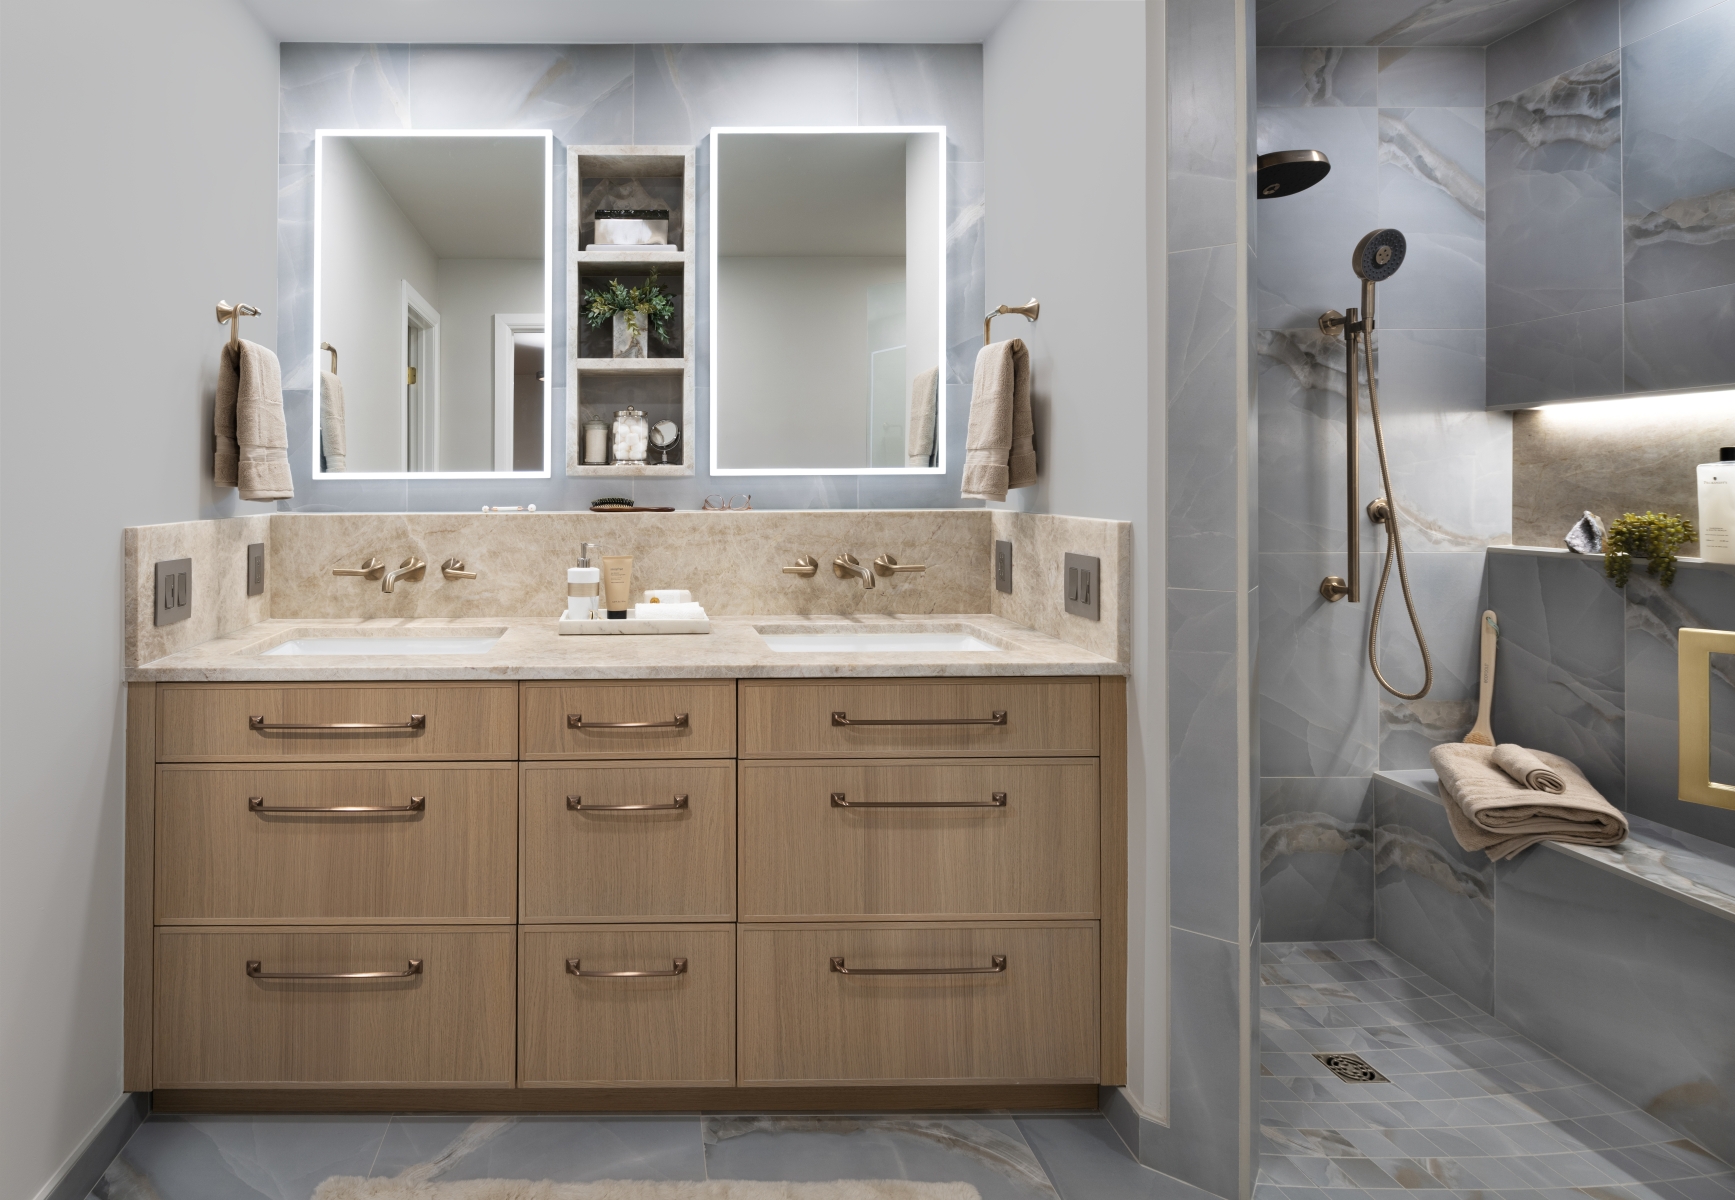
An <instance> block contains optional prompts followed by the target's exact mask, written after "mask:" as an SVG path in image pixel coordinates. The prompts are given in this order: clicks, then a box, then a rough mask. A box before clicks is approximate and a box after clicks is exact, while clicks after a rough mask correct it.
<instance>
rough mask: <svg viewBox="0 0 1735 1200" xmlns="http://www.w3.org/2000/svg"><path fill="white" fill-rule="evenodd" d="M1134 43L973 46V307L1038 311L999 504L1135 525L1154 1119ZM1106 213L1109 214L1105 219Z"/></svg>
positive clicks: (1150, 606)
mask: <svg viewBox="0 0 1735 1200" xmlns="http://www.w3.org/2000/svg"><path fill="white" fill-rule="evenodd" d="M1156 12H1157V14H1158V16H1157V19H1158V20H1159V21H1160V19H1161V17H1160V13H1161V10H1160V8H1158V9H1156ZM1145 43H1146V28H1145V5H1144V4H1143V3H1141V2H1140V0H1094V2H1091V3H1080V2H1076V0H1075V2H1069V3H1055V2H1052V0H1024V2H1023V3H1021V4H1019V5H1018V6H1017V7H1016V8H1014V9H1013V10H1012V11H1011V12H1010V13H1008V14H1007V16H1006V18H1005V20H1003V21H1002V22H1001V23H1000V25H999V27H998V28H996V29H995V31H994V33H993V34H992V36H991V37H990V38H989V39H988V41H987V42H985V43H984V44H983V48H982V88H983V124H984V134H985V137H986V147H987V148H986V155H985V157H986V160H987V163H986V172H987V219H986V227H987V251H986V275H985V280H986V300H987V307H988V308H993V307H995V306H996V305H999V304H1022V303H1024V302H1025V301H1026V300H1028V299H1030V298H1031V297H1032V296H1034V297H1036V298H1037V299H1038V300H1040V301H1041V302H1042V316H1041V319H1040V320H1039V321H1037V322H1036V323H1035V324H1030V323H1027V322H1026V321H1025V320H1024V319H1023V318H1022V317H1002V318H1000V319H999V320H998V321H996V322H995V330H994V336H995V337H996V338H997V339H998V338H1005V337H1019V338H1023V339H1024V341H1025V343H1026V344H1027V345H1028V346H1029V347H1030V361H1031V370H1032V373H1033V379H1034V392H1033V399H1034V406H1035V411H1036V453H1037V463H1038V470H1039V472H1040V474H1041V482H1040V483H1038V484H1037V485H1036V486H1035V487H1033V488H1027V489H1021V490H1020V491H1016V492H1013V493H1011V494H1010V495H1009V496H1008V498H1007V507H1011V508H1018V509H1022V510H1024V511H1028V512H1050V513H1064V514H1066V515H1069V516H1078V517H1102V518H1108V519H1113V520H1122V521H1131V522H1132V523H1133V576H1134V580H1135V583H1134V589H1133V604H1134V614H1133V670H1132V680H1131V684H1130V691H1129V720H1130V721H1131V722H1132V723H1133V726H1134V728H1133V730H1132V735H1131V738H1130V742H1131V745H1130V747H1129V761H1128V774H1129V779H1128V784H1129V803H1130V807H1131V812H1130V822H1129V826H1130V827H1129V856H1130V862H1129V864H1128V866H1129V908H1130V910H1131V911H1130V912H1129V921H1130V925H1129V930H1130V942H1131V944H1130V948H1129V949H1130V961H1129V970H1128V976H1129V978H1128V997H1127V1021H1128V1030H1127V1034H1128V1058H1129V1064H1128V1071H1129V1077H1128V1090H1129V1091H1130V1092H1131V1093H1132V1094H1133V1096H1134V1098H1135V1100H1136V1101H1137V1102H1138V1103H1139V1104H1140V1105H1141V1106H1142V1107H1145V1108H1146V1109H1147V1110H1149V1111H1153V1112H1161V1111H1162V1109H1163V1106H1164V1104H1165V1102H1166V1094H1167V1087H1168V1084H1167V1053H1168V1046H1167V1032H1166V1031H1167V1027H1168V1016H1167V1008H1166V1005H1167V996H1168V979H1167V955H1168V949H1167V945H1168V932H1167V931H1168V866H1167V864H1168V849H1167V834H1168V814H1167V799H1166V795H1165V787H1166V783H1165V780H1166V771H1165V768H1164V764H1165V763H1166V762H1167V752H1166V750H1165V745H1166V737H1165V730H1164V721H1165V706H1164V683H1163V680H1164V662H1163V654H1162V641H1163V629H1164V623H1163V603H1162V597H1163V574H1162V563H1163V546H1162V542H1161V536H1162V527H1163V521H1162V518H1163V490H1164V479H1163V421H1162V410H1161V407H1160V406H1161V403H1162V401H1161V399H1160V395H1161V393H1160V390H1159V388H1160V384H1161V381H1162V379H1163V372H1162V349H1163V340H1162V338H1161V337H1160V336H1158V337H1152V336H1151V335H1150V332H1149V331H1150V330H1152V329H1161V324H1160V318H1161V316H1162V314H1161V312H1160V311H1157V310H1156V309H1155V308H1153V306H1152V304H1151V303H1150V302H1149V300H1148V295H1149V292H1148V284H1149V282H1150V280H1149V272H1148V271H1147V251H1149V250H1150V249H1151V246H1150V237H1149V236H1148V230H1147V216H1148V215H1149V216H1150V218H1151V220H1153V221H1154V223H1155V228H1156V230H1157V232H1158V233H1159V234H1160V231H1161V228H1162V225H1161V212H1162V209H1161V201H1162V197H1161V194H1160V193H1156V194H1153V193H1152V191H1151V189H1150V187H1149V185H1148V183H1147V178H1148V176H1147V165H1148V164H1147V161H1146V145H1147V138H1146V123H1147V122H1146V111H1147V105H1146V64H1145V58H1146V54H1145ZM1156 166H1157V174H1158V175H1159V176H1160V174H1161V163H1158V164H1156ZM1060 179H1069V180H1071V183H1070V184H1069V186H1068V188H1067V189H1065V194H1061V193H1059V192H1057V190H1056V187H1057V184H1056V181H1057V180H1060ZM1081 200H1082V201H1083V202H1085V203H1088V204H1090V205H1091V208H1092V212H1091V216H1090V219H1089V220H1088V221H1086V222H1085V223H1084V224H1085V225H1086V226H1088V227H1090V228H1092V229H1096V230H1098V231H1100V232H1101V234H1102V239H1101V241H1102V244H1101V245H1100V246H1097V247H1093V248H1091V249H1090V250H1088V251H1084V250H1081V249H1080V248H1079V246H1078V244H1077V242H1076V240H1072V241H1067V240H1063V239H1062V238H1061V237H1060V234H1061V233H1062V231H1064V230H1065V229H1067V228H1068V227H1077V223H1076V222H1072V221H1069V220H1068V218H1066V216H1065V215H1064V208H1063V205H1064V204H1065V203H1068V202H1077V201H1081ZM1103 210H1110V211H1112V212H1113V213H1114V214H1116V215H1115V216H1114V218H1113V219H1110V220H1107V221H1104V220H1103V219H1102V218H1101V216H1100V215H1099V214H1100V213H1101V212H1102V211H1103ZM1155 249H1156V251H1158V252H1159V255H1160V251H1161V249H1162V247H1161V246H1157V247H1155ZM1158 282H1160V280H1159V281H1158ZM1086 299H1088V301H1089V303H1083V301H1085V300H1086ZM951 336H952V338H953V339H954V340H956V339H957V338H959V337H960V336H961V334H960V332H959V331H956V330H954V331H952V333H951ZM1015 570H1016V566H1015Z"/></svg>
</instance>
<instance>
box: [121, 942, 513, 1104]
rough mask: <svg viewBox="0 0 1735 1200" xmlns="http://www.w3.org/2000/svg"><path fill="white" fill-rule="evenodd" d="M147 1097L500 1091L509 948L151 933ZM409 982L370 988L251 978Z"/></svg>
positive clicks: (507, 1080)
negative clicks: (150, 1085)
mask: <svg viewBox="0 0 1735 1200" xmlns="http://www.w3.org/2000/svg"><path fill="white" fill-rule="evenodd" d="M156 942H157V962H156V1039H155V1042H156V1044H155V1063H154V1067H153V1071H154V1080H153V1082H154V1083H155V1085H156V1086H157V1087H200V1086H222V1085H233V1084H325V1085H332V1086H343V1085H351V1084H354V1085H363V1084H397V1085H405V1086H436V1085H441V1086H453V1085H465V1084H490V1085H494V1086H502V1085H505V1086H510V1085H511V1084H512V1081H513V1045H512V1029H513V983H514V969H513V968H514V963H513V959H514V955H515V951H516V946H515V945H514V938H513V930H512V927H511V926H505V927H497V928H492V929H454V928H443V929H442V928H425V929H413V928H412V929H382V928H377V927H375V928H368V929H357V930H343V931H333V930H315V929H296V930H287V929H270V930H260V929H167V928H165V929H159V930H158V931H157V939H156ZM412 960H414V961H416V962H419V963H420V964H421V969H420V971H419V973H415V974H410V975H407V976H406V977H403V978H380V979H327V980H320V979H271V978H254V977H252V976H251V975H250V974H249V967H248V964H249V963H257V964H258V967H257V970H258V971H260V972H261V973H263V974H265V975H267V976H269V975H275V974H297V973H314V974H330V973H350V972H375V971H377V972H393V973H395V972H404V971H406V970H408V969H409V967H410V964H411V962H412Z"/></svg>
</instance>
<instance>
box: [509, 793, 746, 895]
mask: <svg viewBox="0 0 1735 1200" xmlns="http://www.w3.org/2000/svg"><path fill="white" fill-rule="evenodd" d="M523 778H524V811H523V835H522V836H523V872H522V884H521V887H520V891H519V897H520V905H521V910H520V911H521V918H520V919H521V920H523V921H525V922H537V921H671V920H686V921H733V920H734V919H735V764H734V763H733V762H698V763H684V762H683V763H671V762H667V761H664V762H655V761H652V762H619V763H616V762H610V763H594V764H585V765H582V766H566V765H561V766H554V765H548V766H542V765H536V764H527V765H526V766H525V767H524V776H523ZM575 797H576V800H575V799H574V798H575ZM575 803H576V804H577V806H578V807H577V808H576V809H575V808H574V807H573V804H575ZM627 805H631V806H634V807H631V808H627V807H622V806H627ZM673 805H679V807H671V806H673ZM638 806H651V807H638Z"/></svg>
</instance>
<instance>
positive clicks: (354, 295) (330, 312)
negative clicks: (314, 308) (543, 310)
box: [284, 138, 541, 471]
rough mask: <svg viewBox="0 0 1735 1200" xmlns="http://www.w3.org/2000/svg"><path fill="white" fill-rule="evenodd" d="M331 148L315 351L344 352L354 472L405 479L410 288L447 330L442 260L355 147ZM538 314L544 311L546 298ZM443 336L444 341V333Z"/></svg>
mask: <svg viewBox="0 0 1735 1200" xmlns="http://www.w3.org/2000/svg"><path fill="white" fill-rule="evenodd" d="M324 147H325V149H324V161H323V162H322V163H321V168H322V176H321V179H320V191H321V193H322V200H323V207H322V214H321V215H322V222H321V227H320V237H321V248H320V283H319V293H320V295H319V336H318V337H317V338H316V339H315V342H314V344H315V345H317V344H318V343H319V342H330V343H331V344H332V345H334V346H336V347H337V367H338V376H339V377H340V378H341V379H342V380H343V400H344V424H345V427H346V431H347V433H348V451H349V456H348V461H347V463H346V466H347V468H348V469H349V470H351V471H402V470H404V469H405V461H404V452H405V440H404V410H403V392H404V387H403V376H402V375H401V374H400V372H401V371H402V370H403V356H404V328H405V326H404V321H403V306H404V299H403V297H404V281H405V280H408V281H409V284H410V286H411V287H413V288H415V289H416V291H417V292H418V293H420V295H421V297H422V298H423V299H424V300H426V301H427V302H428V303H429V304H432V305H433V306H434V307H435V309H437V310H439V313H440V317H441V324H442V326H443V325H444V323H445V316H446V313H445V309H444V308H443V307H442V306H441V299H440V290H439V278H438V268H437V260H436V259H435V257H434V251H433V248H432V247H431V246H429V245H428V241H427V239H426V238H424V237H423V236H422V234H421V232H420V231H419V230H418V229H417V228H416V227H415V225H414V224H413V223H412V222H411V221H410V219H409V218H408V217H407V216H405V215H404V211H403V209H401V208H399V207H398V203H397V201H396V200H394V199H392V195H391V193H390V192H388V191H386V189H385V186H384V185H383V184H381V183H380V181H379V178H378V176H376V175H375V174H374V173H373V168H371V167H369V166H368V165H367V163H366V162H365V161H363V159H362V157H361V155H360V154H358V153H357V152H356V149H355V146H354V144H353V143H351V142H350V141H349V140H348V139H345V138H326V139H325V142H324ZM539 278H540V273H539ZM536 307H538V308H539V307H541V299H540V296H539V297H538V300H537V304H536ZM440 336H441V338H442V339H444V337H445V331H444V329H443V328H442V330H441V334H440ZM490 337H492V333H491V332H490ZM284 353H286V354H302V353H305V348H303V347H300V346H286V347H284ZM320 359H321V363H320V365H321V366H329V365H330V359H329V357H328V356H326V355H324V354H321V355H320ZM442 386H443V385H442Z"/></svg>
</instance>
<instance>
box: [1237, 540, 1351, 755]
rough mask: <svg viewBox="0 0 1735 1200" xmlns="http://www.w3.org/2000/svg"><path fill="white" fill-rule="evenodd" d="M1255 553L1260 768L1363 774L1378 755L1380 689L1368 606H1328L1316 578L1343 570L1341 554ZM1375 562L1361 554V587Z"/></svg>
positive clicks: (1339, 572)
mask: <svg viewBox="0 0 1735 1200" xmlns="http://www.w3.org/2000/svg"><path fill="white" fill-rule="evenodd" d="M1259 557H1260V578H1261V583H1260V593H1261V594H1260V598H1259V600H1260V602H1259V611H1260V620H1259V624H1260V631H1259V638H1260V663H1259V754H1260V760H1261V763H1262V770H1263V771H1264V772H1265V774H1267V775H1269V776H1273V777H1275V776H1315V777H1324V776H1334V775H1336V776H1344V775H1367V774H1370V773H1371V772H1372V771H1373V770H1374V768H1375V766H1376V764H1377V762H1378V710H1377V696H1376V693H1377V692H1378V690H1379V689H1378V685H1376V684H1375V683H1374V682H1373V678H1372V676H1370V675H1369V674H1368V670H1367V662H1366V659H1365V655H1366V652H1367V631H1368V611H1369V607H1370V606H1369V605H1368V604H1367V603H1365V602H1364V603H1362V604H1348V603H1338V604H1328V603H1326V601H1325V599H1324V598H1323V597H1321V596H1320V594H1319V581H1320V580H1321V579H1322V578H1324V577H1325V576H1326V575H1333V574H1342V573H1343V569H1344V559H1343V552H1342V551H1341V550H1340V551H1339V552H1338V553H1336V554H1278V553H1274V552H1270V551H1267V552H1266V553H1264V554H1261V555H1260V556H1259ZM1375 568H1376V564H1375V560H1374V557H1373V555H1371V554H1364V555H1363V556H1362V579H1363V581H1364V588H1365V586H1366V581H1367V579H1368V572H1369V571H1370V570H1373V569H1375ZM1363 594H1364V600H1365V597H1366V592H1365V591H1364V593H1363Z"/></svg>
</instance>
